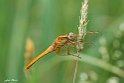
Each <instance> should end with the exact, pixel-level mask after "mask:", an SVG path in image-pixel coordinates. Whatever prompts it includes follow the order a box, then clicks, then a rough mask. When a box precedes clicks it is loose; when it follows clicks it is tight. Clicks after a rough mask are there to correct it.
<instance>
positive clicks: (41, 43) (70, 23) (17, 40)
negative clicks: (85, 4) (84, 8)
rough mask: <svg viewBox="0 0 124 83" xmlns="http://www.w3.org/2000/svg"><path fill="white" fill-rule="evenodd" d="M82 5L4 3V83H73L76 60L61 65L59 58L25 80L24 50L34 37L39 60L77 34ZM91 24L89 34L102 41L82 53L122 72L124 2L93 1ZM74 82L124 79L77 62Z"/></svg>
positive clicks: (123, 82) (48, 0)
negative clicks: (59, 41) (58, 39)
mask: <svg viewBox="0 0 124 83" xmlns="http://www.w3.org/2000/svg"><path fill="white" fill-rule="evenodd" d="M82 1H83V0H0V83H4V82H6V81H7V80H10V81H8V82H7V83H72V79H73V73H74V67H75V61H73V60H71V61H70V60H66V61H59V59H60V58H61V57H59V56H56V54H55V53H51V54H48V55H47V56H45V57H43V58H42V59H40V60H39V61H38V62H37V63H36V64H35V65H34V66H33V67H32V72H31V75H30V78H26V77H25V74H24V63H25V58H24V55H25V45H26V40H27V38H31V39H32V41H33V42H34V45H35V48H34V53H33V57H36V56H37V55H38V54H39V53H41V52H42V51H44V50H45V49H46V48H47V47H48V46H49V45H50V44H51V43H52V42H53V41H54V39H55V38H56V37H57V36H58V35H60V34H67V33H69V32H74V33H78V29H77V27H78V25H79V16H80V8H81V3H82ZM88 20H89V23H88V26H87V29H88V31H98V32H100V36H99V37H98V38H96V40H93V41H94V42H95V46H91V47H90V48H89V47H88V48H87V49H84V51H83V52H82V53H84V54H87V55H90V56H92V57H97V58H99V59H101V60H104V61H106V62H107V63H109V64H112V65H114V66H116V67H118V68H120V69H123V70H124V43H123V42H124V0H116V1H115V0H89V10H88ZM98 35H99V34H98ZM56 60H58V62H57V61H56ZM101 65H102V64H101ZM115 71H116V70H115ZM12 79H15V80H17V81H12ZM76 83H124V78H123V77H119V76H118V75H115V74H114V73H110V72H108V71H106V70H104V69H102V68H99V67H97V66H94V65H91V64H87V63H85V62H84V63H83V62H79V67H78V72H77V77H76Z"/></svg>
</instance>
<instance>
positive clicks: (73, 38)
mask: <svg viewBox="0 0 124 83" xmlns="http://www.w3.org/2000/svg"><path fill="white" fill-rule="evenodd" d="M86 33H91V34H92V33H94V32H86ZM77 37H78V35H77V34H74V33H72V32H70V33H69V34H65V35H60V36H58V37H57V38H56V40H55V41H54V42H53V44H52V45H51V46H49V47H48V48H47V49H46V50H45V51H44V52H43V53H41V54H40V55H38V56H37V57H36V58H34V59H33V60H32V61H31V62H30V63H29V64H28V65H27V66H26V69H29V68H30V67H31V66H32V65H33V64H34V63H35V62H37V61H38V60H39V59H40V58H42V57H43V56H45V55H46V54H48V53H51V52H53V51H57V50H59V49H60V48H61V47H63V46H65V45H73V46H76V43H77Z"/></svg>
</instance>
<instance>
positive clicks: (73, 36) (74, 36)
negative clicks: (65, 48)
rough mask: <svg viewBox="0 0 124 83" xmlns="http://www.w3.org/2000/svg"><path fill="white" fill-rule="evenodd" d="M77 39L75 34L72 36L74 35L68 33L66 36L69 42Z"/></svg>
mask: <svg viewBox="0 0 124 83" xmlns="http://www.w3.org/2000/svg"><path fill="white" fill-rule="evenodd" d="M76 38H77V35H76V34H74V33H72V32H70V33H69V34H68V39H70V40H75V39H76Z"/></svg>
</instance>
